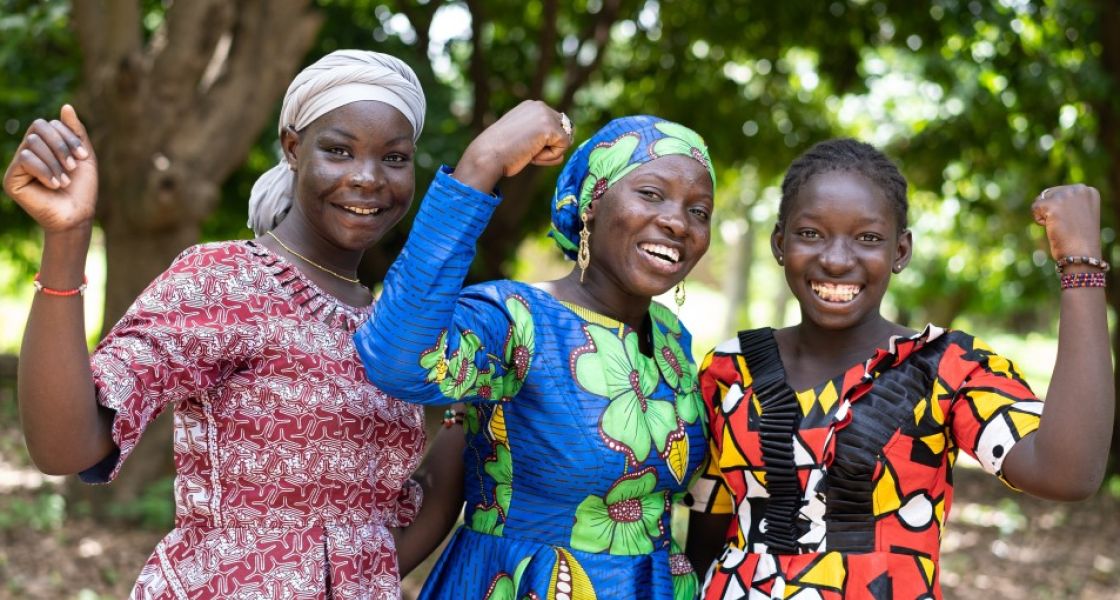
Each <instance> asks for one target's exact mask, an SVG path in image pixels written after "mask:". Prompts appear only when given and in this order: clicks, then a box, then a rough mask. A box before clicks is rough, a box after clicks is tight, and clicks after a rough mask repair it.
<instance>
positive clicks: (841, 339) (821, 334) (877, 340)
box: [789, 313, 906, 363]
mask: <svg viewBox="0 0 1120 600" xmlns="http://www.w3.org/2000/svg"><path fill="white" fill-rule="evenodd" d="M789 331H790V341H791V342H792V344H791V346H792V348H791V349H792V350H794V352H796V353H797V354H798V355H799V356H802V357H806V358H810V359H823V358H825V357H828V358H832V359H834V360H838V362H840V363H849V362H855V361H859V360H864V359H866V358H870V357H871V355H872V353H873V352H874V351H875V349H876V348H884V347H885V345H886V343H887V340H889V339H890V337H891V336H893V335H899V334H904V333H906V330H905V328H903V327H902V326H900V325H898V324H896V323H893V322H891V321H888V320H887V319H885V318H884V317H883V316H882V315H880V314H878V313H876V314H875V315H874V316H873V317H872V318H869V319H867V320H866V321H864V322H861V323H858V324H856V325H853V326H852V327H848V328H846V329H825V328H822V327H820V326H818V325H816V324H815V323H812V322H810V321H808V320H806V319H804V318H803V319H802V321H801V323H799V324H797V325H794V326H793V327H791V328H790V329H789Z"/></svg>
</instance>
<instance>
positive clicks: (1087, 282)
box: [1060, 273, 1105, 290]
mask: <svg viewBox="0 0 1120 600" xmlns="http://www.w3.org/2000/svg"><path fill="white" fill-rule="evenodd" d="M1060 279H1061V280H1062V289H1063V290H1068V289H1071V288H1083V287H1095V288H1103V287H1104V286H1105V278H1104V273H1063V274H1062V276H1061V277H1060Z"/></svg>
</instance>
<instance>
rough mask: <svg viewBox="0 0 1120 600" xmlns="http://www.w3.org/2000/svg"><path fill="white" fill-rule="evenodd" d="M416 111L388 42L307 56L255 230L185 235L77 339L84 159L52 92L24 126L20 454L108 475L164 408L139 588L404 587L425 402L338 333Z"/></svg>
mask: <svg viewBox="0 0 1120 600" xmlns="http://www.w3.org/2000/svg"><path fill="white" fill-rule="evenodd" d="M423 119H424V96H423V91H422V90H421V88H420V85H419V82H418V81H417V79H416V76H415V75H414V74H413V72H412V70H411V69H409V68H408V66H407V65H405V64H404V63H403V62H401V61H399V60H397V59H395V58H392V57H389V56H385V55H381V54H377V53H373V52H358V51H339V52H335V53H332V54H330V55H328V56H326V57H324V58H323V59H321V60H320V61H319V62H317V63H315V64H313V65H311V66H310V67H308V68H307V69H305V70H304V71H303V72H301V73H300V74H299V75H298V76H297V77H296V79H295V80H294V81H293V82H292V85H291V87H290V88H289V90H288V93H287V95H286V97H285V100H284V107H283V110H282V114H281V121H280V134H281V145H282V146H283V151H284V159H283V161H282V162H281V163H280V165H278V166H277V168H275V169H273V170H272V171H270V172H269V173H266V174H265V176H263V177H262V178H261V180H260V181H259V182H258V184H257V185H256V186H254V191H253V197H252V199H251V201H250V206H251V209H250V212H251V217H250V222H251V224H252V225H253V226H254V229H255V230H256V231H257V233H258V235H259V237H257V238H256V239H254V240H238V241H230V242H221V243H212V244H204V245H200V246H195V247H192V248H189V249H187V250H186V251H184V252H183V253H182V254H181V255H180V256H179V257H178V258H177V259H176V260H175V262H174V263H173V264H172V265H171V267H170V268H169V269H168V270H167V271H166V272H164V273H163V274H161V275H160V276H159V277H158V278H157V279H156V280H155V281H154V282H152V284H151V285H150V286H149V287H148V288H147V289H146V290H145V291H144V292H143V293H142V294H141V295H140V297H139V298H137V299H136V301H135V303H134V304H133V305H132V307H131V308H130V309H129V310H128V312H127V313H126V314H125V316H124V317H123V318H122V319H121V321H120V322H119V323H117V324H116V326H114V327H113V329H112V331H111V332H110V333H109V334H108V336H107V337H106V338H105V339H104V340H103V341H102V342H101V343H100V344H99V345H98V347H97V349H96V351H95V352H94V354H93V356H92V358H91V357H90V356H89V355H88V353H87V350H86V343H85V339H86V333H85V328H84V323H83V320H82V298H81V292H82V291H83V290H84V288H85V283H84V281H85V279H84V277H83V274H82V273H83V270H84V265H85V256H86V252H87V249H88V247H89V240H90V233H91V230H92V224H93V216H94V206H95V204H96V194H97V160H96V158H95V156H94V152H93V148H92V147H91V145H90V143H89V138H88V137H87V135H86V132H85V129H84V128H83V126H82V124H81V122H80V121H79V120H78V117H77V115H76V114H75V112H74V110H73V109H72V108H71V107H69V106H65V107H63V109H62V112H61V120H55V121H51V122H47V121H44V120H38V121H36V122H35V123H34V124H32V126H31V127H30V128H29V130H28V132H27V135H26V136H25V138H24V139H23V141H22V143H21V145H20V148H19V150H18V151H17V153H16V156H15V158H14V160H13V161H12V163H11V165H10V166H9V167H8V170H7V173H6V174H5V176H4V189H5V191H6V192H7V193H8V195H9V196H11V197H12V198H13V199H14V200H15V201H16V202H17V203H18V204H19V205H20V206H21V207H23V209H24V210H26V211H27V212H28V213H29V214H30V215H31V216H32V217H33V218H34V219H35V220H36V221H37V222H38V223H39V224H40V226H42V227H43V230H44V247H43V257H42V266H41V272H40V274H39V275H38V276H37V277H36V281H35V284H36V289H37V290H38V291H39V293H37V294H36V296H35V299H34V301H33V303H32V307H31V314H30V316H29V318H28V323H27V329H26V334H25V339H24V342H23V347H22V352H21V356H20V373H19V381H20V390H19V401H20V410H21V413H22V419H23V425H24V430H25V433H26V436H27V445H28V449H29V450H30V453H31V456H32V458H33V460H34V461H35V464H36V465H37V466H38V467H39V468H40V469H42V470H43V471H44V472H47V473H55V474H69V473H79V474H80V475H81V477H82V479H83V480H85V481H87V482H94V483H98V482H107V481H110V480H112V479H113V478H114V477H115V476H116V474H117V473H118V471H119V469H120V467H121V465H122V463H123V462H124V460H125V458H127V457H128V455H129V453H130V452H132V450H133V449H134V448H135V445H136V442H137V440H138V439H139V437H140V435H141V434H142V433H143V431H144V429H145V427H146V426H147V425H148V424H149V423H151V422H152V420H153V419H154V418H155V417H156V415H158V414H159V413H160V412H161V411H162V410H163V409H164V408H167V407H169V406H170V407H172V408H173V410H174V412H175V414H174V419H175V434H174V449H175V464H176V470H177V477H176V480H175V502H176V526H175V529H174V530H172V531H171V533H169V534H168V535H167V537H165V538H164V539H163V540H162V541H161V542H160V543H159V545H158V546H157V547H156V549H155V551H154V552H153V553H152V555H151V557H150V558H149V560H148V562H147V564H146V565H145V566H144V568H143V570H142V572H141V573H140V577H139V580H138V581H137V583H136V587H135V589H134V591H133V597H134V598H188V597H189V598H217V597H221V598H232V597H244V598H248V597H253V598H258V597H259V598H324V597H331V598H336V599H338V598H397V597H399V594H400V589H399V586H400V584H399V577H398V567H397V554H396V551H395V548H396V545H395V541H394V535H395V534H396V533H397V532H396V531H395V529H396V528H399V527H402V526H405V525H407V524H409V522H410V521H411V520H412V519H413V517H414V516H415V514H416V512H417V510H418V509H419V505H420V500H421V497H420V496H421V493H420V488H419V486H417V485H415V484H414V483H411V482H409V480H408V477H409V474H410V473H411V472H412V470H413V469H414V468H415V467H416V466H417V463H418V462H419V459H420V456H421V453H422V451H423V446H424V430H423V415H422V412H421V409H420V408H418V407H415V406H413V405H410V404H406V403H403V402H399V401H398V400H396V399H394V398H391V397H388V396H386V395H385V394H384V393H382V392H381V391H379V390H378V389H377V388H375V387H374V386H373V385H372V384H371V383H370V382H369V380H368V379H367V378H366V375H365V372H364V371H363V368H362V364H361V362H360V360H359V359H358V356H357V354H356V353H355V351H354V347H353V343H352V341H351V335H352V333H353V332H354V331H355V330H356V329H357V327H358V326H359V325H360V324H361V323H362V322H363V321H364V320H365V319H366V318H367V316H368V315H369V311H370V307H371V295H370V292H369V290H368V289H366V288H365V287H364V286H362V285H361V284H360V283H359V282H358V279H357V277H356V276H355V272H356V270H357V267H358V263H359V261H360V259H361V257H362V254H363V252H364V251H365V250H366V249H367V248H369V247H370V246H372V245H373V244H375V243H377V242H378V240H380V239H381V237H382V236H383V235H384V234H385V232H386V231H388V230H389V229H390V228H391V227H393V226H394V225H396V223H397V222H398V221H399V220H400V218H401V217H403V216H404V214H405V213H406V211H407V210H408V207H409V205H410V204H411V202H412V196H413V186H414V181H413V179H414V176H413V162H412V158H413V156H414V153H415V150H416V140H417V138H418V137H419V135H420V131H421V129H422V127H423ZM450 479H451V480H452V481H455V480H457V477H452V478H450ZM444 530H445V529H444ZM406 537H407V536H406ZM421 546H423V544H421ZM415 560H416V559H415V557H411V558H410V559H409V562H410V563H412V562H415Z"/></svg>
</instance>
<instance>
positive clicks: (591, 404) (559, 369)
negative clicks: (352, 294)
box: [355, 169, 706, 600]
mask: <svg viewBox="0 0 1120 600" xmlns="http://www.w3.org/2000/svg"><path fill="white" fill-rule="evenodd" d="M498 202H499V198H497V197H495V196H491V195H489V194H485V193H481V192H479V191H477V190H474V189H472V188H470V187H468V186H465V185H463V184H461V183H459V182H458V181H456V180H455V179H453V178H452V177H450V175H449V174H448V172H447V171H446V169H445V170H444V171H442V172H440V173H439V174H438V175H437V177H436V179H435V181H434V182H433V184H432V186H431V188H430V189H429V191H428V194H427V197H426V198H425V199H424V202H423V204H422V206H421V208H420V210H419V213H418V214H417V216H416V220H415V223H414V225H413V229H412V232H411V234H410V236H409V240H408V242H407V244H406V245H405V248H404V250H403V251H402V253H401V255H400V257H399V258H398V260H397V262H396V263H395V264H394V265H393V268H392V269H391V270H390V271H389V274H388V275H387V276H386V279H385V287H384V293H383V295H382V298H381V299H380V301H379V302H378V303H377V306H376V307H375V314H374V316H373V317H372V318H371V319H370V320H369V321H367V323H366V324H365V325H364V326H363V327H362V328H361V329H360V330H359V332H358V333H357V335H356V337H355V341H356V343H357V345H358V350H359V353H360V355H361V357H362V359H363V361H364V362H365V365H366V369H367V371H368V372H369V375H370V378H371V379H372V380H373V382H374V383H375V384H376V385H378V386H379V387H380V388H381V389H383V390H384V391H385V392H386V393H388V394H391V395H393V396H396V397H399V398H402V399H404V400H408V401H411V402H420V403H424V404H434V405H443V404H450V403H452V402H460V401H461V402H464V403H466V404H467V407H468V408H467V411H466V415H465V418H464V421H463V427H464V430H465V433H466V435H467V448H466V450H465V452H464V456H463V459H464V461H465V468H464V476H465V481H464V484H465V485H464V495H465V499H466V513H465V523H464V525H463V526H462V527H461V528H460V529H459V530H458V531H457V532H456V533H455V535H454V537H453V538H452V540H451V542H450V543H449V545H448V547H447V549H446V551H445V552H444V554H443V555H442V556H441V557H440V559H439V562H438V564H437V565H436V567H435V569H434V570H433V571H432V573H431V575H430V576H429V578H428V581H427V584H426V586H425V588H424V591H423V593H422V597H425V598H455V599H457V600H458V599H462V598H494V599H496V598H509V599H514V598H517V599H520V598H525V597H529V598H538V599H553V598H555V599H575V598H600V599H602V598H651V599H666V600H668V599H681V600H686V599H690V598H693V597H695V595H696V591H697V584H696V577H695V575H694V573H693V571H692V568H691V566H690V565H689V563H688V560H687V559H686V558H685V557H684V555H683V554H681V553H680V552H679V549H678V548H677V545H676V544H675V543H674V541H673V538H672V536H671V531H670V513H671V507H672V504H673V503H674V502H675V501H677V500H678V499H679V498H680V497H682V496H683V495H684V492H685V490H686V487H687V484H688V480H689V478H690V475H691V474H692V473H693V471H694V470H695V469H696V468H697V467H698V466H699V464H700V463H701V462H702V459H703V457H704V454H705V441H704V440H705V437H704V435H705V431H704V430H705V429H706V421H705V414H704V411H703V406H702V403H701V398H700V396H699V393H698V387H697V378H696V368H695V365H694V363H693V360H692V355H691V351H690V344H691V336H690V335H689V333H688V331H687V330H686V329H685V328H684V327H683V326H682V325H681V324H680V322H679V321H678V320H677V318H676V316H675V315H674V314H673V313H672V311H670V310H669V309H667V308H665V307H663V306H661V305H659V304H656V303H654V304H653V305H651V307H650V311H649V314H648V319H649V324H650V327H649V328H648V329H649V330H650V331H651V332H652V334H651V339H650V340H649V342H650V343H651V346H652V348H653V352H652V356H646V355H644V354H643V353H642V352H640V351H639V333H638V332H637V331H635V330H633V329H631V328H629V327H627V326H625V325H623V324H620V323H618V322H616V321H613V320H611V319H609V318H606V317H603V316H600V315H597V314H595V313H592V312H590V311H588V310H586V309H583V308H582V307H578V306H574V305H568V304H565V303H561V302H559V301H558V300H556V299H555V298H554V297H553V296H551V295H550V294H548V293H546V292H545V291H543V290H541V289H538V288H536V287H534V286H531V285H528V284H524V283H519V282H514V281H495V282H489V283H485V284H480V285H474V286H470V287H467V288H465V289H463V288H462V282H463V280H464V278H465V275H466V272H467V269H468V267H469V265H470V263H471V260H472V258H473V256H474V247H475V243H476V240H477V236H478V234H479V233H480V232H481V231H482V230H483V228H484V227H485V225H486V223H487V222H488V221H489V218H490V215H491V213H492V211H493V210H494V208H495V207H496V206H497V204H498Z"/></svg>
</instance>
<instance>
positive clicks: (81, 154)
mask: <svg viewBox="0 0 1120 600" xmlns="http://www.w3.org/2000/svg"><path fill="white" fill-rule="evenodd" d="M74 154H77V155H78V158H81V159H86V158H89V151H88V150H86V147H85V146H78V147H77V148H75V149H74Z"/></svg>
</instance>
